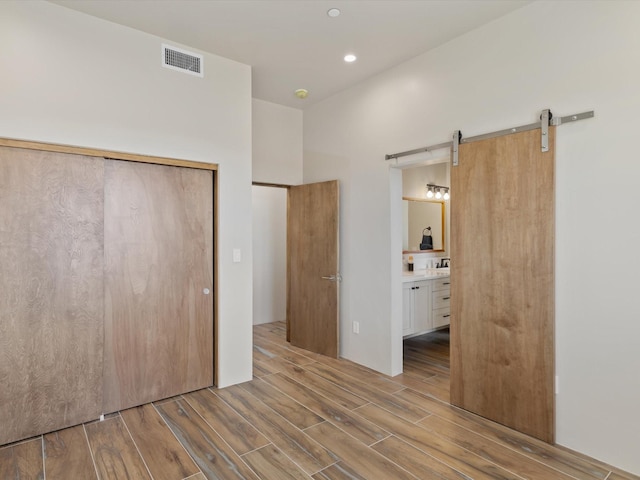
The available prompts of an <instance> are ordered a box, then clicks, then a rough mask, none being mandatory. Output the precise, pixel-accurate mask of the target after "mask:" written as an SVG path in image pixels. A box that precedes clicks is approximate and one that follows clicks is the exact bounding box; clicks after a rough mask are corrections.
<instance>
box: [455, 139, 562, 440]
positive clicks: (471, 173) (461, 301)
mask: <svg viewBox="0 0 640 480" xmlns="http://www.w3.org/2000/svg"><path fill="white" fill-rule="evenodd" d="M554 147H555V128H554V127H550V128H549V151H548V152H546V153H542V152H541V148H540V130H531V131H528V132H522V133H517V134H512V135H506V136H501V137H496V138H491V139H487V140H481V141H476V142H472V143H468V144H462V145H460V149H459V165H458V166H454V167H452V169H451V190H452V192H454V193H453V195H452V197H451V259H452V267H451V280H452V282H451V305H452V323H451V403H452V404H453V405H456V406H459V407H461V408H464V409H466V410H469V411H471V412H473V413H476V414H478V415H481V416H483V417H486V418H489V419H491V420H494V421H496V422H498V423H501V424H504V425H507V426H509V427H511V428H514V429H515V430H519V431H521V432H524V433H526V434H529V435H532V436H534V437H537V438H540V439H542V440H544V441H547V442H553V441H554V429H555V427H554V397H553V395H554V392H553V385H554V382H553V378H554V221H555V219H554V218H555V217H554V163H555V153H554Z"/></svg>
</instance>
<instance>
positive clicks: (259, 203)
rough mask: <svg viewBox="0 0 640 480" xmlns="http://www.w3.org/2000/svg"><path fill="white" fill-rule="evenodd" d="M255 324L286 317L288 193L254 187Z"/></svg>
mask: <svg viewBox="0 0 640 480" xmlns="http://www.w3.org/2000/svg"><path fill="white" fill-rule="evenodd" d="M252 190H253V196H252V200H253V324H254V325H258V324H261V323H271V322H278V321H283V320H285V319H286V316H287V304H286V301H287V190H286V189H285V188H273V187H260V186H256V185H254V186H253V189H252Z"/></svg>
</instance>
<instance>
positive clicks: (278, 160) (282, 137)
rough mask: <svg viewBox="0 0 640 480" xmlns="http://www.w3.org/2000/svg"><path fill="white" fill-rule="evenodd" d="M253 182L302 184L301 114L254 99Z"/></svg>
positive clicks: (300, 111)
mask: <svg viewBox="0 0 640 480" xmlns="http://www.w3.org/2000/svg"><path fill="white" fill-rule="evenodd" d="M253 181H254V182H262V183H278V184H282V185H299V184H301V183H302V110H298V109H296V108H291V107H285V106H282V105H277V104H275V103H271V102H266V101H264V100H258V99H255V98H254V99H253Z"/></svg>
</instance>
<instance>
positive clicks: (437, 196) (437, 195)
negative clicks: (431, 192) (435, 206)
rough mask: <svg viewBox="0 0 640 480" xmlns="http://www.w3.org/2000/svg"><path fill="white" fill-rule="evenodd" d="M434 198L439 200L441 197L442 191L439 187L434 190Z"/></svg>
mask: <svg viewBox="0 0 640 480" xmlns="http://www.w3.org/2000/svg"><path fill="white" fill-rule="evenodd" d="M436 198H437V199H438V200H440V199H441V198H442V191H441V190H440V189H438V191H437V192H436Z"/></svg>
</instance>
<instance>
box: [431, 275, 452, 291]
mask: <svg viewBox="0 0 640 480" xmlns="http://www.w3.org/2000/svg"><path fill="white" fill-rule="evenodd" d="M450 286H451V278H450V277H447V278H439V279H437V280H433V284H432V288H433V291H434V292H439V291H441V290H447V291H449V287H450Z"/></svg>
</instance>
